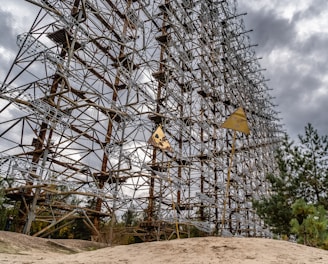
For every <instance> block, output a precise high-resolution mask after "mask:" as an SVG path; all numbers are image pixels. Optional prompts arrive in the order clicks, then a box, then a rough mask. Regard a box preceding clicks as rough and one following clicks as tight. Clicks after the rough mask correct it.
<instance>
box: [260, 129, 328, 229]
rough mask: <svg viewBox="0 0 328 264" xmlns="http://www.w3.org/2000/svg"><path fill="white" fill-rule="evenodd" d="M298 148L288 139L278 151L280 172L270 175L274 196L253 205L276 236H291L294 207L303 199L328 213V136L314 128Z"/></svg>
mask: <svg viewBox="0 0 328 264" xmlns="http://www.w3.org/2000/svg"><path fill="white" fill-rule="evenodd" d="M298 138H299V142H298V144H295V143H294V142H293V141H291V140H290V139H289V137H288V135H285V138H284V140H283V142H282V144H281V147H280V148H279V149H278V150H277V155H276V161H277V164H278V172H277V173H275V174H270V175H267V179H268V180H269V182H270V183H271V186H272V188H271V190H272V193H271V196H270V197H267V198H263V199H262V200H259V201H254V207H255V208H256V209H257V213H258V214H259V215H260V216H261V217H262V219H263V220H264V221H265V222H266V223H267V224H268V225H269V226H271V227H272V231H273V232H274V233H276V234H285V235H290V234H291V226H290V225H289V223H290V222H291V220H292V218H293V212H292V207H291V206H292V205H293V204H294V203H295V202H296V201H297V200H298V199H303V200H304V201H305V202H306V203H311V204H313V205H314V206H323V208H324V209H328V201H327V199H326V196H327V190H328V162H327V157H328V136H319V134H318V131H317V130H316V129H314V128H313V126H312V125H311V124H308V125H307V126H306V127H305V135H299V137H298Z"/></svg>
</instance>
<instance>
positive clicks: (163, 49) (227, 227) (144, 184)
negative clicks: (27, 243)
mask: <svg viewBox="0 0 328 264" xmlns="http://www.w3.org/2000/svg"><path fill="white" fill-rule="evenodd" d="M28 2H31V3H32V4H34V5H35V6H36V7H38V8H39V9H40V10H39V13H38V15H37V17H36V19H35V20H34V23H33V25H32V26H31V28H30V30H29V31H28V32H25V33H22V34H20V35H19V36H18V37H17V45H18V48H19V51H18V54H17V56H16V58H15V59H14V61H13V64H12V67H11V68H10V69H9V70H8V74H7V76H6V78H5V79H4V80H3V81H2V83H1V94H0V98H1V99H0V104H1V110H0V144H1V148H2V151H1V152H2V154H1V157H0V172H1V174H0V176H1V178H2V182H3V184H4V186H5V188H6V190H5V191H6V195H7V197H9V198H11V199H12V200H13V201H16V202H17V204H19V206H20V211H19V212H20V213H19V216H18V219H17V230H18V231H20V232H24V233H27V234H28V233H29V232H30V228H31V224H32V222H33V221H35V220H38V221H43V222H45V223H48V225H47V227H46V228H44V229H43V230H41V231H40V232H38V233H36V234H34V235H38V236H43V235H45V234H46V233H47V232H48V231H49V230H50V229H51V227H53V226H54V225H55V224H56V225H57V226H58V225H60V224H61V223H64V222H65V221H63V220H72V219H73V220H74V219H75V218H77V217H80V218H83V219H84V222H85V224H86V225H87V226H88V227H89V228H90V229H91V230H92V232H93V237H94V239H97V240H102V239H103V238H101V234H100V233H99V228H100V222H101V221H102V220H106V221H110V220H112V221H111V222H112V227H113V226H114V224H115V221H119V218H120V217H122V215H124V213H127V212H133V213H134V214H135V215H137V217H138V219H139V222H140V223H139V226H138V227H137V228H135V229H134V232H136V233H138V234H139V235H143V236H144V238H145V239H160V238H161V237H163V234H167V231H169V232H174V230H175V232H178V230H183V231H186V230H188V228H189V227H190V226H194V227H196V228H198V229H200V230H202V231H203V232H206V233H209V234H230V233H231V234H232V235H243V236H265V235H268V232H267V230H266V229H265V227H264V226H263V223H262V221H261V220H260V219H259V218H258V217H257V215H256V214H255V212H254V210H253V209H252V204H251V201H252V199H253V198H257V197H260V196H262V195H267V194H268V187H269V186H268V184H267V182H266V181H265V175H266V174H267V173H269V172H273V171H274V170H275V168H276V166H275V161H274V150H275V148H276V146H277V144H278V142H279V139H280V132H279V131H280V130H281V127H280V124H279V119H278V117H277V112H276V111H275V109H274V105H273V104H272V102H271V99H272V98H271V97H270V94H269V93H268V90H269V89H268V88H267V86H266V83H265V81H266V80H265V78H264V76H263V75H262V74H261V71H262V69H261V67H260V65H259V62H258V59H257V58H256V55H255V52H254V49H253V46H254V45H252V43H251V40H250V38H249V35H248V32H249V31H247V30H246V29H245V27H244V24H243V20H242V18H243V15H244V14H239V13H238V12H237V7H236V3H235V1H232V0H222V1H221V0H220V1H219V0H203V1H191V0H170V1H169V0H125V1H122V0H68V1H61V0H29V1H28ZM238 107H243V109H244V110H245V112H246V114H247V118H248V122H249V126H250V129H251V134H250V135H249V136H246V135H244V134H242V133H237V138H236V147H235V157H234V163H233V165H232V167H231V180H230V186H229V188H228V193H225V188H226V181H227V170H228V165H229V156H230V151H231V147H232V132H230V131H229V130H226V129H222V128H220V125H221V124H222V122H223V121H224V120H226V118H227V117H228V116H229V115H230V114H231V113H232V112H233V111H235V109H237V108H238ZM157 127H161V128H162V129H163V133H164V134H165V136H166V138H167V140H168V141H169V143H170V145H171V148H172V150H173V151H165V150H163V149H161V148H158V147H154V146H153V145H151V144H150V143H149V142H148V139H149V138H150V137H151V135H152V133H153V132H154V130H155V129H156V128H157ZM225 196H226V197H228V201H227V209H226V212H225V214H223V209H224V206H223V202H224V201H223V200H224V197H225ZM222 215H223V216H224V219H222ZM175 225H176V226H179V228H178V229H174V228H173V229H172V226H173V227H174V226H175ZM113 230H114V229H111V232H112V233H113V232H114V231H113ZM112 235H113V234H111V235H110V236H111V237H112Z"/></svg>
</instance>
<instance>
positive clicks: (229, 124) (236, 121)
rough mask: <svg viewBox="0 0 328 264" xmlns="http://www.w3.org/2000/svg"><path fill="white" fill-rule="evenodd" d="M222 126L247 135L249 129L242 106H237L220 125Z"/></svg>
mask: <svg viewBox="0 0 328 264" xmlns="http://www.w3.org/2000/svg"><path fill="white" fill-rule="evenodd" d="M221 127H223V128H230V129H233V130H236V131H239V132H242V133H245V134H246V135H249V133H250V130H249V127H248V123H247V117H246V114H245V112H244V110H243V108H241V107H239V108H238V109H237V110H236V111H235V112H233V113H232V114H231V115H230V116H229V117H228V119H227V120H226V121H225V122H224V123H223V124H222V125H221Z"/></svg>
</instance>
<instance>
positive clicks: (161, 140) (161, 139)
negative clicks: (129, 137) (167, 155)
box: [148, 126, 173, 152]
mask: <svg viewBox="0 0 328 264" xmlns="http://www.w3.org/2000/svg"><path fill="white" fill-rule="evenodd" d="M148 143H150V144H152V145H153V146H154V147H156V148H160V149H161V150H164V151H170V152H173V149H172V148H171V145H170V143H169V141H168V140H167V139H166V136H165V134H164V132H163V129H162V127H161V126H159V127H157V129H156V130H155V132H154V133H153V134H152V136H151V137H150V139H149V140H148Z"/></svg>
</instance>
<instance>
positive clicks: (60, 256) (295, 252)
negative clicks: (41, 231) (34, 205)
mask: <svg viewBox="0 0 328 264" xmlns="http://www.w3.org/2000/svg"><path fill="white" fill-rule="evenodd" d="M105 246H106V245H103V244H98V243H93V242H90V241H81V240H49V239H42V238H34V237H29V236H25V235H21V234H17V233H12V232H3V231H0V263H4V264H12V263H17V264H18V263H19V264H32V263H33V264H34V263H40V264H41V263H42V264H55V263H56V264H57V263H58V264H59V263H72V264H82V263H83V264H84V263H85V264H87V263H88V264H90V263H91V264H105V263H106V264H127V263H134V264H148V263H149V264H155V263H178V264H180V263H181V264H182V263H190V264H196V263H197V264H212V263H213V264H214V263H215V264H217V263H219V264H221V263H228V264H250V263H252V264H253V263H254V264H257V263H258V264H259V263H261V264H278V263H279V264H282V263H283V264H310V263H311V264H327V263H328V251H325V250H320V249H316V248H311V247H306V246H303V245H298V244H295V243H291V242H287V241H278V240H272V239H261V238H221V237H206V238H190V239H179V240H171V241H160V242H149V243H142V244H132V245H127V246H115V247H105Z"/></svg>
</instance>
